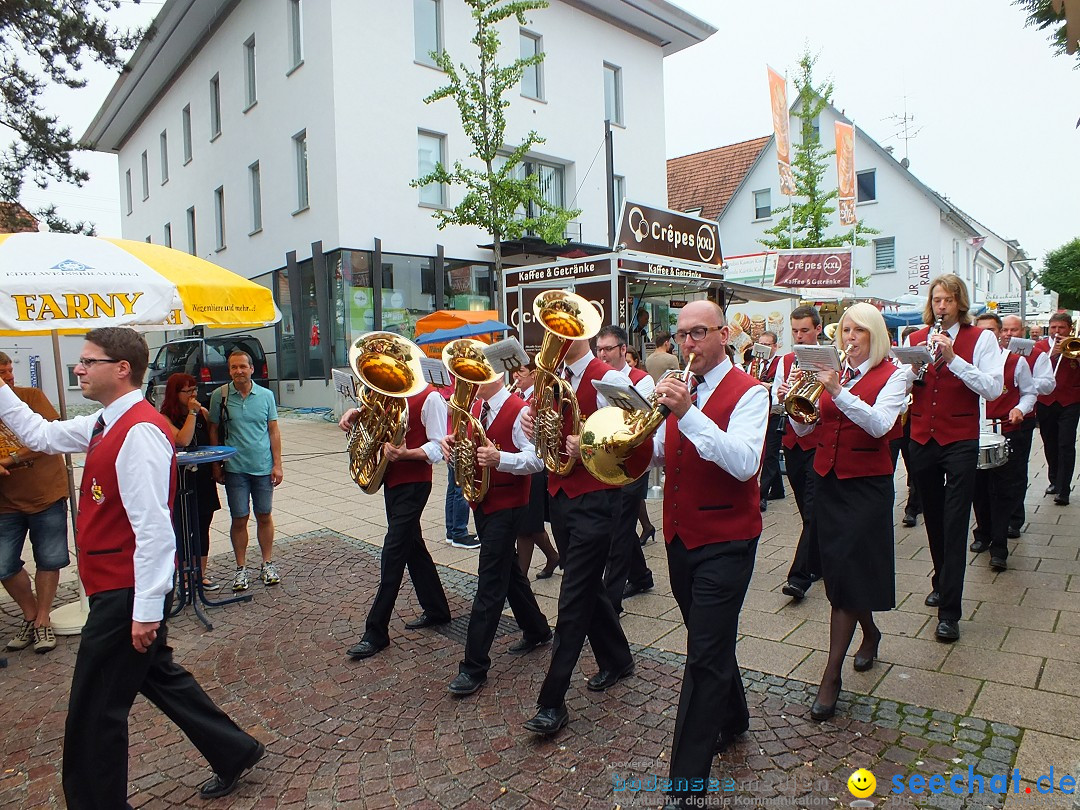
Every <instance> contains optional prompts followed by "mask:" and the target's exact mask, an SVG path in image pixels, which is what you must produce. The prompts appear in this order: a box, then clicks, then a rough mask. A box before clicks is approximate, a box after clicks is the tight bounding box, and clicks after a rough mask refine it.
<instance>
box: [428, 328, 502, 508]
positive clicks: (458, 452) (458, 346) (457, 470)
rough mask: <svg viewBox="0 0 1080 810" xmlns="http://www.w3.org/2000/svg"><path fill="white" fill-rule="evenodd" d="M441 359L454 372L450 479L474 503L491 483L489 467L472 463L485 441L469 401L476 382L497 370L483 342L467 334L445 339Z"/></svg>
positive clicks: (481, 382)
mask: <svg viewBox="0 0 1080 810" xmlns="http://www.w3.org/2000/svg"><path fill="white" fill-rule="evenodd" d="M442 361H443V363H445V364H446V367H447V368H448V369H449V370H450V373H451V374H452V375H454V392H453V393H452V394H451V395H450V402H449V408H450V433H451V435H452V436H453V437H454V443H453V457H452V458H451V459H450V461H451V464H452V465H453V467H454V481H456V482H457V484H458V486H460V487H461V492H462V494H463V495H464V496H465V500H467V501H468V502H469V503H472V504H477V503H480V501H482V500H484V496H485V495H487V492H488V488H489V487H490V486H491V470H489V469H488V468H487V467H482V466H480V465H479V464H477V463H476V450H477V448H478V447H482V446H483V445H485V444H487V433H485V432H484V426H483V424H481V422H480V420H479V419H477V418H476V417H475V416H473V415H472V405H473V401H474V400H475V399H476V392H477V390H478V389H479V388H480V386H481V385H484V384H486V383H489V382H494V381H495V380H497V379H499V373H498V372H497V371H495V369H494V368H492V367H491V364H490V363H489V362H488V359H487V357H486V356H485V355H484V344H483V343H481V342H480V341H479V340H471V339H470V338H459V339H457V340H452V341H450V342H449V343H447V344H446V347H445V348H444V349H443V353H442Z"/></svg>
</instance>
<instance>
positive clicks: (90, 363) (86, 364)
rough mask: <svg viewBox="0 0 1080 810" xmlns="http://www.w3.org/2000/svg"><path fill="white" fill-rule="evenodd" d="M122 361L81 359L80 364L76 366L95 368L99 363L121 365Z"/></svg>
mask: <svg viewBox="0 0 1080 810" xmlns="http://www.w3.org/2000/svg"><path fill="white" fill-rule="evenodd" d="M119 362H121V361H120V360H113V359H112V358H111V357H80V358H79V362H78V363H76V364H75V365H77V366H82V367H83V368H93V367H94V366H96V365H97V364H98V363H119Z"/></svg>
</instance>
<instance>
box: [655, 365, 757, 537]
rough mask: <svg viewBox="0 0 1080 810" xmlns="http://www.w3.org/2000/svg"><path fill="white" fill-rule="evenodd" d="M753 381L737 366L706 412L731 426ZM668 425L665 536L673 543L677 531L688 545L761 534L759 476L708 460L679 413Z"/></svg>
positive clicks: (720, 423) (719, 424)
mask: <svg viewBox="0 0 1080 810" xmlns="http://www.w3.org/2000/svg"><path fill="white" fill-rule="evenodd" d="M755 385H760V383H759V382H758V381H757V380H755V379H754V378H753V377H751V376H750V375H749V374H747V373H746V372H744V371H742V370H741V369H738V368H734V367H733V368H732V369H731V371H729V372H728V373H727V375H726V376H725V377H724V379H723V381H721V383H720V387H719V388H717V389H716V390H715V391H713V392H712V393H711V394H710V396H709V400H708V402H706V403H705V407H704V408H703V412H704V414H705V415H706V416H707V417H709V418H710V419H711V420H712V421H713V422H715V423H716V425H717V427H719V428H720V429H721V430H727V429H728V423H729V421H730V420H731V413H732V411H734V410H735V406H736V405H737V404H738V403H739V400H740V399H741V398H742V396H743V395H744V394H745V393H746V392H747V391H749V390H750V389H752V388H753V387H754V386H755ZM665 425H666V427H665V431H666V437H665V442H664V456H665V469H666V475H665V477H664V540H665V541H666V542H668V543H670V542H671V541H672V540H673V539H674V538H675V535H678V536H679V539H680V540H682V542H683V545H684V546H686V547H687V548H688V549H689V548H698V547H700V546H704V545H708V544H709V543H723V542H725V541H727V540H749V539H751V538H754V537H757V536H758V535H760V534H761V510H760V508H759V503H760V501H761V490H760V488H759V486H758V476H757V475H752V476H751V477H750V480H749V481H740V480H739V479H737V478H736V477H735V476H733V475H731V474H730V473H728V472H726V471H725V470H724V469H723V468H721V467H720V466H719V465H718V464H714V463H713V462H711V461H705V460H704V459H703V458H701V456H699V455H698V452H697V449H696V448H695V447H694V445H693V443H692V442H690V441H689V440H687V439H685V438H683V435H682V433H681V432H680V431H679V420H678V419H676V418H675V414H671V415H669V416H668V418H667V422H666V423H665Z"/></svg>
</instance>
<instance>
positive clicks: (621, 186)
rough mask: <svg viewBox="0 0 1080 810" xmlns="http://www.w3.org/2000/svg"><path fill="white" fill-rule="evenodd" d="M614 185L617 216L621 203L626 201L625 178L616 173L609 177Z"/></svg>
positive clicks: (620, 209)
mask: <svg viewBox="0 0 1080 810" xmlns="http://www.w3.org/2000/svg"><path fill="white" fill-rule="evenodd" d="M611 179H612V181H613V183H614V186H615V216H616V217H618V216H619V212H620V211H622V207H623V203H624V202H626V178H625V177H623V176H622V175H621V174H617V175H615V176H614V177H612V178H611Z"/></svg>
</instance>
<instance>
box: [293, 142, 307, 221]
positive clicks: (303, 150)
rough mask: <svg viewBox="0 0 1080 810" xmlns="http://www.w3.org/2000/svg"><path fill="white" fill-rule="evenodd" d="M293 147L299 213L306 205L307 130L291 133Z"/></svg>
mask: <svg viewBox="0 0 1080 810" xmlns="http://www.w3.org/2000/svg"><path fill="white" fill-rule="evenodd" d="M293 149H294V151H295V152H296V211H294V212H293V213H299V212H300V211H303V210H305V209H306V208H307V207H308V153H307V130H306V129H305V130H304V131H303V132H300V133H298V134H296V135H293Z"/></svg>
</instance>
